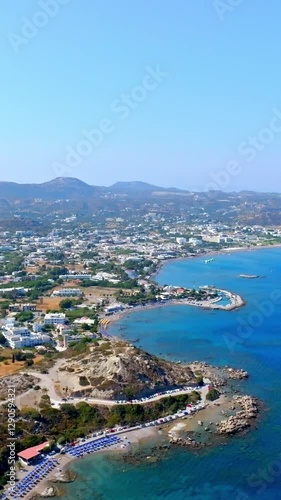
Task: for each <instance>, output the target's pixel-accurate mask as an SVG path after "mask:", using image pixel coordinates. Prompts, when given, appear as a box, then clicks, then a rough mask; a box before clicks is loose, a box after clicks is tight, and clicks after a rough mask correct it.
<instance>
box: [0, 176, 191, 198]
mask: <svg viewBox="0 0 281 500" xmlns="http://www.w3.org/2000/svg"><path fill="white" fill-rule="evenodd" d="M153 192H161V193H165V192H167V193H175V194H176V193H181V192H182V193H184V191H181V190H180V189H177V188H162V187H159V186H153V185H151V184H147V183H145V182H140V181H134V182H117V183H116V184H113V185H112V186H109V187H104V186H90V185H89V184H86V183H85V182H83V181H80V180H79V179H75V178H72V177H57V178H56V179H53V180H51V181H49V182H44V183H42V184H18V183H16V182H0V199H4V200H16V199H20V200H26V199H34V198H41V199H46V200H54V199H61V198H63V199H67V198H68V199H73V198H74V199H78V198H82V197H83V198H85V197H86V198H91V197H92V196H95V195H98V194H106V193H108V194H109V193H111V194H125V195H133V196H135V195H141V194H152V193H153Z"/></svg>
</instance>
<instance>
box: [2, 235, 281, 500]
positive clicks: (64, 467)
mask: <svg viewBox="0 0 281 500" xmlns="http://www.w3.org/2000/svg"><path fill="white" fill-rule="evenodd" d="M267 248H281V244H278V245H271V246H259V247H256V246H254V247H248V248H245V247H241V248H240V247H239V248H233V249H223V250H220V251H217V252H212V255H223V254H225V252H238V251H243V252H244V251H246V252H247V251H257V250H262V249H267ZM208 254H211V253H208ZM202 255H207V253H204V254H200V255H196V256H189V257H182V258H178V259H169V260H167V261H165V262H163V263H161V267H162V266H163V265H165V264H170V263H171V261H173V260H175V261H182V260H187V259H190V258H202ZM161 267H160V269H161ZM160 269H158V270H157V273H159V270H160ZM224 292H226V291H224ZM227 293H230V294H231V292H227ZM232 295H233V296H235V294H232ZM238 297H239V298H240V299H241V300H242V302H243V304H240V305H239V307H242V306H243V305H245V302H244V301H243V299H242V298H241V297H240V296H238ZM169 305H189V306H191V305H192V306H195V307H196V304H187V303H185V302H183V300H181V301H180V300H179V301H177V300H175V301H173V302H172V301H171V302H165V303H162V304H149V305H144V306H136V307H133V308H132V309H128V310H124V311H121V312H119V313H116V314H114V315H112V316H109V318H110V322H115V321H119V320H120V319H122V318H123V317H124V316H125V315H126V314H129V313H131V312H135V311H142V310H147V309H154V308H158V307H166V306H169ZM213 306H214V307H213V308H214V309H218V308H219V307H218V306H217V305H216V304H213ZM199 307H202V308H205V309H209V308H210V307H206V306H205V307H204V305H199ZM222 308H223V309H225V306H223V307H222ZM237 308H238V306H237V305H236V306H235V307H234V309H237ZM210 309H212V308H210ZM229 310H231V309H229ZM117 339H118V340H120V338H119V337H117ZM128 342H130V341H129V340H128ZM214 405H215V406H216V403H214V404H212V405H209V404H208V409H209V410H210V408H212V407H213V406H214ZM221 406H222V405H221ZM206 409H207V408H206ZM206 409H204V410H205V411H206ZM204 410H202V412H203V411H204ZM202 417H203V414H202ZM193 419H194V420H196V414H195V415H194V416H193ZM186 420H187V419H186ZM207 420H209V418H208V419H207ZM195 425H196V423H195ZM168 426H169V424H165V427H168ZM158 429H159V428H158V427H152V428H151V427H149V428H141V429H135V430H130V431H124V433H125V434H127V435H128V436H130V442H131V443H132V444H136V443H137V444H140V443H141V442H142V441H143V440H145V441H146V440H148V439H149V437H152V436H154V437H156V436H157V434H158V433H159V430H158ZM133 433H134V434H135V435H134V436H132V434H133ZM134 439H135V440H134ZM120 445H121V443H118V444H117V445H114V446H112V447H110V448H107V449H104V450H100V451H97V452H95V453H107V454H110V453H122V454H123V453H125V452H126V451H128V449H129V447H128V446H126V447H125V448H121V447H120ZM129 446H130V445H129ZM93 455H94V454H91V455H87V456H93ZM55 458H56V459H58V458H59V462H60V463H59V465H58V466H57V467H58V468H60V469H61V471H58V472H56V469H55V470H53V471H51V472H49V473H48V474H47V476H46V477H44V478H42V480H41V481H40V482H39V483H38V484H37V485H36V486H35V488H34V489H33V490H32V491H31V492H29V493H28V494H27V495H25V496H24V497H22V498H24V499H29V500H30V499H33V498H35V497H36V496H39V498H46V497H42V492H44V491H46V489H47V488H54V489H55V490H56V495H55V496H60V494H61V493H60V489H61V488H63V485H64V484H65V483H69V482H73V481H75V479H69V480H68V481H60V480H59V479H58V478H56V477H54V475H58V476H59V475H61V476H62V475H63V474H69V470H68V467H69V464H70V463H73V462H74V460H78V459H76V458H73V457H71V456H69V455H61V456H60V455H58V456H56V457H55ZM82 458H84V457H82ZM50 484H51V486H50ZM37 490H40V492H38V491H37ZM8 497H9V495H8Z"/></svg>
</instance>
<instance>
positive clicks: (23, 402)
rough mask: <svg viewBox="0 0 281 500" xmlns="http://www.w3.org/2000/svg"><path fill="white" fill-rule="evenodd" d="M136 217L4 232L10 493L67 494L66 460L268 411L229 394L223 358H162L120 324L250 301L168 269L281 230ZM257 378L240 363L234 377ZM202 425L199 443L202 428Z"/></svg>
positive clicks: (3, 374)
mask: <svg viewBox="0 0 281 500" xmlns="http://www.w3.org/2000/svg"><path fill="white" fill-rule="evenodd" d="M131 219H132V217H131V214H130V216H129V217H127V218H126V217H125V216H123V217H101V220H98V221H96V220H95V218H94V220H91V221H89V220H87V222H81V223H79V220H78V218H77V216H75V215H72V216H69V217H66V218H65V217H63V218H60V217H59V216H57V217H56V218H55V219H54V222H53V223H52V227H51V228H49V229H48V230H44V231H43V232H42V230H41V228H39V229H38V230H37V231H36V230H34V229H33V230H30V229H28V230H26V229H25V230H20V229H18V228H16V229H15V230H14V231H13V230H6V229H5V230H4V229H2V231H1V233H0V271H1V274H0V315H1V319H0V345H1V353H0V354H1V357H0V399H1V404H0V409H1V411H0V415H1V420H2V423H1V426H2V428H3V440H2V441H3V442H2V445H1V446H3V448H2V450H3V454H2V456H3V460H2V461H1V460H0V461H1V463H0V469H1V471H2V478H3V479H2V485H3V487H4V488H5V489H4V493H3V498H8V499H11V498H13V499H14V498H31V497H30V494H33V493H34V492H36V493H40V494H42V495H43V496H53V494H56V492H57V490H56V488H54V487H53V486H50V484H47V483H46V480H47V479H48V480H51V481H55V482H56V481H58V482H60V481H61V482H64V481H67V480H69V476H68V474H67V472H66V471H67V469H65V466H66V465H67V464H68V463H69V461H70V460H73V458H75V457H76V458H77V457H82V456H85V455H86V454H89V453H95V452H101V451H103V450H106V449H114V450H119V451H120V450H123V451H124V450H125V451H126V450H127V449H130V447H131V446H132V443H134V441H135V442H139V441H140V440H141V439H142V438H145V437H147V436H149V435H151V434H150V433H151V432H153V433H154V434H155V432H156V433H157V432H158V430H157V429H159V427H160V429H162V428H163V429H164V431H165V433H166V436H167V440H168V443H169V446H187V447H190V446H191V447H199V448H200V447H201V446H202V442H205V441H206V436H215V435H216V436H225V435H232V434H235V433H237V432H241V431H243V430H245V429H247V428H250V427H251V425H252V422H253V420H255V419H256V417H257V413H258V403H257V402H256V401H255V400H254V399H253V398H251V397H250V396H246V399H243V398H240V399H239V397H240V396H239V395H237V394H236V395H235V394H228V395H226V394H225V391H224V390H221V378H220V377H221V374H222V373H223V372H222V371H221V370H222V369H221V368H219V367H218V368H217V369H215V370H214V369H211V368H209V369H206V367H204V366H203V365H200V366H191V365H184V364H177V363H170V362H167V361H165V360H162V359H160V358H155V357H151V356H150V355H148V354H147V353H143V352H142V351H141V350H140V349H138V348H137V347H136V346H134V345H133V343H126V342H124V341H123V340H122V339H119V338H116V337H115V336H113V335H112V334H111V329H110V325H111V324H112V322H114V321H116V320H118V319H120V318H121V317H122V316H123V315H125V314H129V313H130V312H132V311H140V310H145V309H147V308H152V307H153V308H154V307H165V306H167V305H169V306H172V305H183V306H189V307H200V308H203V309H206V310H216V309H218V310H222V311H225V312H226V313H228V312H230V311H233V310H235V309H239V308H241V307H243V306H244V305H245V301H244V299H243V297H242V296H240V295H238V294H237V293H234V292H233V291H231V290H224V289H221V288H218V287H216V286H215V284H213V283H200V282H199V281H198V284H197V286H196V287H190V288H187V287H183V286H181V284H180V283H167V284H164V285H160V284H159V283H158V282H157V273H158V271H159V270H160V269H161V267H162V266H163V265H165V263H167V262H169V261H171V260H173V259H174V260H176V259H192V258H196V259H197V261H198V262H199V263H200V266H201V267H202V269H204V268H206V266H210V267H211V266H214V265H216V256H217V254H218V253H225V254H226V255H228V254H231V253H232V252H233V251H237V250H241V249H242V250H251V251H254V250H255V249H257V248H261V247H263V246H266V247H267V246H273V245H278V244H279V243H280V241H281V228H279V227H275V226H274V227H272V226H270V227H268V226H258V225H255V226H248V225H247V226H241V225H239V224H236V225H228V224H221V223H218V222H212V223H210V222H208V223H203V222H201V223H193V224H191V223H187V222H186V221H184V220H181V218H180V217H179V216H176V217H171V215H169V216H168V217H167V218H165V217H164V216H163V214H162V215H161V217H159V216H158V215H157V213H155V212H154V211H153V210H152V211H148V213H147V214H146V216H145V217H143V216H141V217H138V216H137V214H134V218H133V220H131ZM253 277H254V276H252V275H246V274H242V273H241V275H237V278H239V279H243V278H244V279H245V278H248V279H252V278H253ZM255 278H256V279H258V278H259V276H255ZM223 370H225V369H223ZM160 371H161V373H162V375H161V376H160V375H159V373H160ZM225 373H226V372H225V371H224V376H225ZM157 374H158V375H157ZM218 374H220V376H219V377H218ZM247 376H248V374H247V373H244V372H243V370H241V371H240V370H232V371H231V369H229V371H227V377H226V378H224V382H223V385H225V384H228V382H227V380H234V379H237V380H242V379H243V378H246V377H247ZM11 384H12V385H13V386H15V394H16V395H15V400H14V402H13V404H14V406H15V408H16V424H17V433H16V437H17V440H16V455H15V456H16V458H17V461H16V463H17V468H16V469H15V477H14V479H13V481H12V480H11V478H10V479H9V477H8V476H6V475H5V473H6V472H7V466H6V463H5V457H6V456H7V448H5V436H6V432H7V431H6V430H4V426H5V424H4V422H5V418H6V416H7V411H8V405H9V404H11V402H10V401H9V398H8V397H7V387H8V386H9V385H11ZM116 408H117V409H116ZM133 408H136V410H135V411H133V410H132V409H133ZM198 412H200V417H199V416H198V415H197V414H198ZM72 413H73V415H74V414H75V417H72V416H71V415H72ZM66 415H68V416H69V418H70V421H68V426H67V428H65V429H63V428H60V426H59V425H58V424H57V419H58V418H61V419H62V421H63V420H64V419H65V418H66ZM82 416H83V417H82ZM72 418H73V419H74V420H73V422H72V420H71V419H72ZM80 418H81V419H82V418H83V419H84V420H83V422H84V424H83V425H81V426H80V427H79V426H77V422H79V419H80ZM51 421H52V425H51ZM74 421H75V422H76V424H75V425H74ZM174 421H179V422H180V423H178V424H177V423H176V424H175V423H174ZM34 422H35V423H34ZM36 422H37V423H36ZM203 422H204V423H203ZM205 422H206V423H205ZM210 422H211V423H210ZM183 431H184V435H182V432H183ZM198 432H199V440H198V439H195V438H194V435H193V434H198ZM202 432H203V434H204V437H203V438H202V436H201V434H202ZM186 433H187V434H186ZM200 433H201V434H200ZM28 435H30V437H27V436H28ZM197 438H198V436H197ZM202 440H203V441H202ZM207 441H208V440H207ZM5 483H7V486H5Z"/></svg>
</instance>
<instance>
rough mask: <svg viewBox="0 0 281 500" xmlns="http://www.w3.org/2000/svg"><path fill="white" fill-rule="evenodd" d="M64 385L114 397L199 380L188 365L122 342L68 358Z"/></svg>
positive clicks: (61, 375) (62, 369)
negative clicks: (159, 356) (179, 363)
mask: <svg viewBox="0 0 281 500" xmlns="http://www.w3.org/2000/svg"><path fill="white" fill-rule="evenodd" d="M59 380H60V384H61V385H62V386H66V385H67V386H68V387H71V388H72V395H77V396H78V395H79V396H81V395H83V394H85V395H87V396H91V397H98V398H111V397H116V396H118V395H120V394H123V395H126V394H128V391H129V392H131V393H132V394H138V393H140V392H142V391H145V390H146V391H152V392H155V391H157V390H163V389H166V390H167V389H168V388H169V387H171V386H178V387H180V386H183V385H185V384H187V383H196V376H195V375H194V373H193V372H192V370H191V369H190V368H189V367H188V366H183V365H178V364H175V363H171V362H169V361H166V360H164V359H160V358H157V357H156V356H153V355H151V354H148V353H146V352H144V351H142V350H140V349H137V348H136V347H134V346H132V345H129V344H127V343H125V342H122V341H113V340H111V342H107V341H105V342H102V343H99V344H98V345H93V346H92V345H91V346H89V352H88V353H83V354H82V355H79V356H77V357H74V358H71V359H68V360H67V361H66V362H65V363H64V364H62V365H61V366H60V369H59Z"/></svg>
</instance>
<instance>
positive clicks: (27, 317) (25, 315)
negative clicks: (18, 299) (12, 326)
mask: <svg viewBox="0 0 281 500" xmlns="http://www.w3.org/2000/svg"><path fill="white" fill-rule="evenodd" d="M33 317H34V315H33V313H32V312H31V311H22V312H19V313H17V314H16V320H17V321H19V322H20V323H24V322H25V321H31V320H32V319H33Z"/></svg>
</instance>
